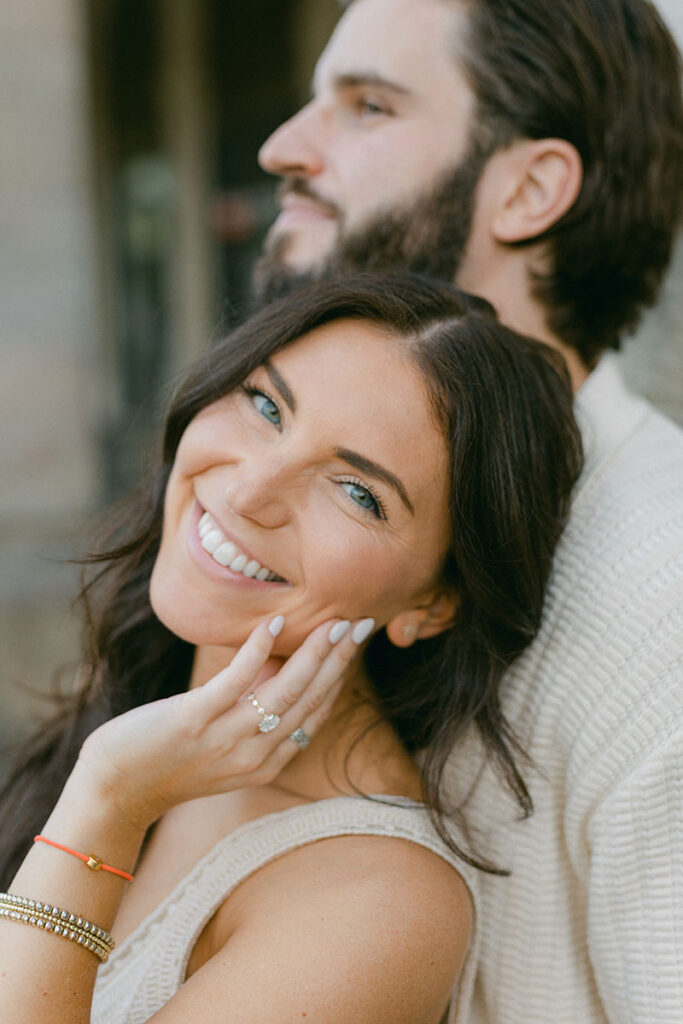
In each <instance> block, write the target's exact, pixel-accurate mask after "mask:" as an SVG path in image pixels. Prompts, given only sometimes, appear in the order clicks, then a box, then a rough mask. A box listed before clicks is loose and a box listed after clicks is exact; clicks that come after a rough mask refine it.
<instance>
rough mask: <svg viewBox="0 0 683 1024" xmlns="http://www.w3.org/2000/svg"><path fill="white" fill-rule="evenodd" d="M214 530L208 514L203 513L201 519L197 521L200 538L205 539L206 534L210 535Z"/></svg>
mask: <svg viewBox="0 0 683 1024" xmlns="http://www.w3.org/2000/svg"><path fill="white" fill-rule="evenodd" d="M213 528H214V523H213V519H212V518H211V516H210V515H209V513H208V512H205V513H204V515H203V516H202V518H201V519H200V520H199V525H198V527H197V531H198V533H199V536H200V537H206V535H207V533H210V532H211V530H213Z"/></svg>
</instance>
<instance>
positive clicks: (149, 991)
mask: <svg viewBox="0 0 683 1024" xmlns="http://www.w3.org/2000/svg"><path fill="white" fill-rule="evenodd" d="M342 835H377V836H393V837H394V838H400V839H406V840H408V841H409V842H413V843H418V844H419V845H420V846H424V847H426V848H427V849H429V850H432V851H433V852H434V853H436V854H438V856H440V857H443V859H444V860H446V861H448V863H449V864H451V865H452V866H453V867H454V868H455V870H456V871H458V873H459V874H460V875H461V876H462V877H463V879H464V881H465V883H466V885H467V886H468V888H469V890H470V893H471V895H472V900H473V903H474V906H475V908H476V874H477V872H476V871H475V870H474V869H472V868H470V867H469V866H468V865H467V864H464V863H463V862H462V861H460V860H459V859H458V858H457V857H456V856H454V854H453V853H452V852H451V851H450V850H449V849H448V847H446V846H445V845H444V843H443V842H442V841H441V839H440V838H439V837H438V835H437V834H436V833H435V831H434V828H433V826H432V824H431V822H430V821H429V817H428V815H427V813H426V812H425V810H424V808H423V807H422V805H420V804H416V803H414V802H413V801H411V800H408V799H406V798H403V797H374V798H372V799H366V798H363V797H353V796H350V797H335V798H332V799H329V800H319V801H317V802H315V803H311V804H301V805H298V806H296V807H291V808H289V809H288V810H286V811H279V812H276V813H273V814H266V815H263V817H261V818H256V819H254V820H253V821H249V822H247V823H246V824H244V825H242V826H240V827H239V828H237V829H235V831H234V832H231V833H229V835H227V836H224V837H223V838H222V839H220V840H219V841H218V843H216V845H215V846H214V847H213V849H212V850H211V851H210V852H209V853H208V854H206V856H205V857H203V858H202V859H201V860H200V861H199V862H198V863H197V864H196V865H195V867H194V868H193V869H192V871H191V872H190V874H189V875H187V877H186V878H184V879H183V880H182V881H181V882H180V883H179V884H178V885H177V886H176V888H175V889H174V890H173V892H171V893H170V894H169V896H167V897H166V899H165V900H163V901H162V902H161V903H160V904H159V906H158V907H157V908H156V910H154V912H153V913H151V914H150V915H149V916H148V917H146V918H145V919H144V921H142V922H141V923H140V925H139V926H138V927H137V928H136V929H135V931H134V932H132V933H131V934H130V935H129V936H128V938H126V939H125V941H124V942H122V943H121V945H120V946H119V947H118V948H117V949H116V950H115V951H114V953H113V954H112V956H111V957H110V959H109V962H108V963H106V964H103V965H102V966H101V967H100V969H99V971H98V975H97V982H96V985H95V993H94V998H93V1006H92V1014H91V1018H90V1020H91V1024H145V1022H146V1021H148V1020H149V1019H150V1017H152V1016H153V1015H154V1014H155V1013H157V1012H158V1011H159V1010H160V1009H161V1007H162V1006H164V1005H165V1004H166V1003H167V1002H168V1001H169V1000H170V999H171V998H172V996H173V995H174V994H175V993H176V992H177V991H178V989H179V988H180V986H181V985H182V984H183V981H184V979H185V973H186V971H187V965H188V961H189V959H190V954H191V953H192V949H193V947H194V945H195V943H196V941H197V939H198V938H199V936H200V934H201V932H202V930H203V928H204V926H205V925H206V924H207V922H208V921H209V920H210V919H211V917H212V916H213V915H214V913H215V912H216V910H217V909H218V908H219V907H220V906H221V904H222V903H223V902H224V901H225V899H226V898H227V897H228V896H229V895H230V893H231V892H232V891H233V889H235V888H236V887H237V886H238V885H239V884H240V882H243V881H244V880H245V879H246V878H247V877H248V876H249V875H251V874H252V873H253V872H254V871H257V870H258V869H259V868H261V867H263V866H264V865H265V864H268V863H269V862H270V861H272V860H275V858H277V857H281V856H282V855H283V854H285V853H288V852H289V851H290V850H295V849H297V848H298V847H301V846H305V845H306V844H308V843H313V842H315V841H316V840H318V839H329V838H332V837H333V836H342ZM475 942H476V921H475V932H474V934H473V936H472V940H471V942H470V948H469V951H468V954H467V959H466V962H465V965H464V967H463V970H462V972H461V975H460V979H459V983H458V990H457V995H456V994H454V998H453V999H452V1007H451V1015H453V1014H454V1013H455V1004H456V1001H457V1002H458V1003H460V1002H461V1000H465V1001H468V1000H469V997H470V993H471V987H472V977H471V975H472V973H473V971H472V968H473V964H474V961H475V955H474V945H475ZM449 1019H451V1018H450V1017H449ZM264 1024H265V1022H264Z"/></svg>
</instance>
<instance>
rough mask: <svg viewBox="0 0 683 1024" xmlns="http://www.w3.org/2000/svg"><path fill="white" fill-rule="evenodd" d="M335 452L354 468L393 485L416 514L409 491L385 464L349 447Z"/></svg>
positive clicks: (408, 507) (413, 513)
mask: <svg viewBox="0 0 683 1024" xmlns="http://www.w3.org/2000/svg"><path fill="white" fill-rule="evenodd" d="M334 454H335V455H336V456H337V458H339V459H342V460H343V461H344V462H348V464H349V465H350V466H353V467H354V469H357V470H358V472H359V473H367V474H368V475H369V476H374V477H375V479H376V480H382V481H383V482H384V483H385V484H388V485H389V487H393V489H394V490H395V491H396V493H397V494H398V496H399V498H400V499H401V501H402V502H403V504H404V505H405V507H406V508H407V509H408V511H409V512H410V514H411V515H412V516H414V515H415V508H414V507H413V503H412V501H411V500H410V498H409V497H408V492H407V491H406V489H405V487H404V486H403V484H402V483H401V481H400V480H399V478H398V477H397V476H395V475H394V474H393V473H392V472H391V470H389V469H385V467H384V466H380V465H379V463H378V462H372V460H371V459H366V457H365V456H364V455H359V453H358V452H352V451H349V449H348V448H336V449H335V452H334Z"/></svg>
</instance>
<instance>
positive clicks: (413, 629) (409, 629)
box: [403, 625, 417, 640]
mask: <svg viewBox="0 0 683 1024" xmlns="http://www.w3.org/2000/svg"><path fill="white" fill-rule="evenodd" d="M416 636H417V626H415V625H409V626H404V627H403V639H404V640H414V639H415V638H416Z"/></svg>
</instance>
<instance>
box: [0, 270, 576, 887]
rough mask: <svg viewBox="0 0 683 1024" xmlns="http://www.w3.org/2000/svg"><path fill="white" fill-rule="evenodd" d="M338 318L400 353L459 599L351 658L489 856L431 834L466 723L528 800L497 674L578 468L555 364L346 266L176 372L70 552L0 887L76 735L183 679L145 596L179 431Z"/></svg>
mask: <svg viewBox="0 0 683 1024" xmlns="http://www.w3.org/2000/svg"><path fill="white" fill-rule="evenodd" d="M348 317H352V318H356V319H359V320H365V321H368V322H370V323H373V324H376V325H378V326H379V327H380V328H381V329H382V330H384V331H386V332H387V336H388V337H389V338H390V339H393V340H394V341H395V343H396V344H397V345H399V346H402V347H404V348H405V351H406V353H407V355H408V357H409V358H411V359H412V360H413V361H414V363H415V365H417V367H418V368H419V370H420V372H421V375H422V377H423V380H424V382H425V387H426V390H427V393H428V395H429V398H430V401H431V404H432V408H433V413H434V416H435V419H436V421H437V422H438V423H439V425H440V427H441V430H442V433H443V437H444V441H445V445H446V449H447V452H448V456H449V464H450V466H449V468H450V497H449V523H450V529H451V545H450V549H449V551H448V554H447V556H446V557H445V560H444V564H443V566H442V573H443V579H444V582H445V583H446V584H447V585H450V586H452V587H455V588H456V590H457V592H458V594H459V598H460V607H459V611H458V614H457V618H456V621H455V622H454V623H453V625H452V627H450V628H449V629H448V630H447V631H446V632H445V633H443V634H442V635H441V636H439V637H436V638H434V639H431V640H425V641H421V642H419V643H417V644H415V645H414V647H413V648H409V649H407V650H399V649H398V648H394V647H392V645H391V644H390V643H389V641H388V640H387V638H386V634H385V633H384V631H383V630H381V631H380V632H379V633H378V634H377V635H376V636H375V637H374V638H373V640H372V642H371V643H370V646H369V650H368V652H367V667H368V672H369V675H370V678H371V680H372V683H373V685H374V690H375V695H376V700H377V705H378V709H379V711H380V714H381V716H382V717H383V718H384V719H386V720H388V721H389V722H391V723H392V724H393V726H394V728H395V729H396V731H397V733H398V735H399V737H400V738H401V740H402V742H403V744H404V746H405V747H406V749H407V750H408V751H410V752H417V751H420V750H425V749H426V750H427V751H428V752H427V754H426V757H425V759H424V763H423V765H422V772H423V782H424V796H425V800H426V802H427V805H428V807H429V808H430V811H431V813H432V816H433V820H434V823H435V825H436V827H437V829H439V831H440V832H441V834H442V835H444V837H445V838H446V841H447V842H449V843H450V844H451V846H452V848H453V849H455V850H457V851H458V852H459V853H461V854H462V855H463V856H464V857H465V858H466V859H468V860H469V861H470V862H471V863H476V864H478V865H479V866H480V867H484V868H488V869H491V868H492V865H490V864H488V863H487V862H486V861H484V860H481V859H476V858H475V857H473V856H472V853H471V852H469V853H468V851H467V850H466V849H463V848H460V847H458V846H456V845H455V844H454V842H453V840H452V839H449V838H448V836H447V834H446V832H445V826H444V819H443V813H442V803H441V779H442V775H443V770H444V766H445V762H446V759H447V758H448V755H449V753H450V751H451V750H452V748H453V745H454V743H455V742H456V740H457V739H458V737H459V736H460V735H461V734H462V733H463V732H464V731H466V730H469V728H470V727H473V728H475V729H477V730H478V732H479V734H480V736H481V738H482V740H483V743H484V746H485V749H486V751H487V752H488V755H489V758H490V759H491V761H492V763H493V764H494V765H496V766H497V767H498V769H499V771H500V773H501V776H502V779H503V780H504V782H505V783H507V785H508V786H509V787H510V789H511V790H512V792H513V793H514V795H515V797H516V798H517V800H518V802H519V805H520V807H521V809H522V811H523V812H525V813H528V812H529V811H530V808H531V801H530V798H529V793H528V791H527V788H526V786H525V784H524V781H523V779H522V776H521V774H520V772H519V769H518V767H517V764H516V760H515V753H519V748H518V747H517V744H516V741H515V738H514V736H513V734H512V732H511V731H510V729H509V727H508V725H507V723H506V721H505V719H504V717H503V714H502V711H501V706H500V702H499V686H500V682H501V679H502V677H503V673H504V671H505V669H506V668H507V666H508V665H509V664H510V663H511V662H512V661H513V659H514V658H516V657H517V655H518V654H519V653H520V652H521V651H522V650H524V648H525V647H527V646H528V644H529V643H531V641H532V639H533V637H534V636H535V635H536V632H537V629H538V626H539V623H540V619H541V612H542V608H543V597H544V591H545V585H546V581H547V579H548V574H549V572H550V569H551V565H552V559H553V553H554V550H555V546H556V544H557V541H558V539H559V536H560V533H561V530H562V526H563V524H564V521H565V519H566V516H567V513H568V509H569V500H570V494H571V490H572V487H573V484H574V482H575V480H576V478H577V476H578V473H579V471H580V467H581V461H582V459H581V438H580V434H579V432H578V428H577V426H576V423H575V421H574V417H573V413H572V395H571V389H570V386H569V380H568V375H567V373H566V370H565V367H564V363H563V360H562V358H561V356H560V355H559V354H558V353H557V352H554V351H553V350H551V349H548V348H546V346H544V345H541V344H540V343H539V342H536V341H532V340H530V339H528V338H523V337H521V336H519V335H517V334H515V333H513V332H512V331H510V330H508V329H507V328H505V327H503V326H502V325H501V324H499V323H498V321H497V320H496V318H495V315H494V313H493V310H492V309H491V307H490V306H489V305H488V303H485V302H484V301H483V300H481V299H474V298H472V297H470V296H467V295H465V294H464V293H462V292H458V291H456V289H454V288H451V287H450V286H449V285H446V284H443V283H439V282H430V281H428V280H426V279H424V278H420V277H418V276H416V275H407V274H403V275H383V276H382V277H374V276H371V275H358V276H356V277H350V278H346V279H342V280H338V281H328V282H324V283H321V284H317V285H313V286H310V287H308V288H304V289H302V290H301V291H298V292H296V293H295V294H294V295H292V296H289V297H288V298H285V299H282V300H280V301H279V302H277V303H274V304H272V305H271V306H267V307H265V308H264V309H263V310H261V311H260V312H259V313H258V314H257V315H256V316H254V317H252V318H251V319H250V320H248V321H247V322H246V323H245V324H244V325H243V326H242V327H240V328H238V329H237V330H236V331H234V332H233V333H232V334H231V335H230V336H229V337H228V338H226V339H225V340H224V341H223V342H221V343H220V344H219V345H217V346H216V347H215V348H213V349H211V350H210V351H209V352H207V353H206V355H205V356H203V357H202V358H201V359H200V360H199V361H198V363H197V364H196V366H195V367H194V369H193V370H192V371H190V372H189V373H188V375H187V377H186V378H185V380H184V382H183V384H182V385H181V387H180V389H179V391H178V393H177V394H176V397H175V399H174V401H173V403H172V405H171V408H170V410H169V413H168V417H167V420H166V429H165V435H164V443H163V448H162V452H161V457H160V459H159V466H158V470H157V472H156V473H154V474H152V475H150V476H149V478H148V479H147V480H145V482H144V485H143V487H142V490H141V492H140V493H139V494H138V495H137V496H134V498H133V499H132V500H131V501H129V502H127V503H124V505H123V506H122V507H121V508H120V509H119V511H118V515H117V516H116V517H115V518H114V519H113V520H112V522H111V531H110V535H109V538H108V544H107V547H106V549H104V550H101V551H100V553H99V554H96V555H94V556H92V557H91V558H90V559H89V560H88V561H89V566H90V570H91V573H94V576H91V577H90V579H89V581H88V582H87V584H86V585H85V586H84V589H83V593H82V598H83V601H84V603H85V610H86V619H87V623H88V627H89V628H88V630H87V632H86V637H85V641H86V643H85V651H84V661H83V665H84V667H83V672H82V680H81V685H80V687H79V689H78V690H77V692H76V693H75V694H74V695H73V696H72V697H70V698H69V699H68V700H67V701H66V702H65V704H64V706H63V708H62V710H61V712H60V713H59V714H58V715H57V716H56V717H55V718H54V719H53V720H52V721H51V722H49V723H47V724H46V725H45V726H44V727H43V728H42V729H41V730H40V732H39V733H38V735H37V736H36V737H34V739H33V740H32V741H30V742H29V743H27V744H24V745H23V746H22V749H21V751H20V753H19V759H18V761H17V763H16V765H15V768H14V771H13V772H12V774H11V777H10V778H9V780H8V781H7V784H6V785H5V786H4V787H3V789H2V790H1V791H0V815H1V816H2V821H3V827H2V830H0V887H2V886H3V885H6V884H7V883H8V882H9V879H10V878H11V877H12V875H13V873H14V871H15V870H16V868H17V867H18V865H19V863H20V862H21V860H22V858H23V857H24V856H25V854H26V852H27V850H28V848H29V846H30V843H31V839H32V837H33V836H34V835H35V834H36V832H39V831H40V829H41V827H42V825H43V823H44V821H45V819H46V818H47V817H48V815H49V813H50V811H51V809H52V807H53V805H54V803H55V802H56V800H57V797H58V796H59V793H60V790H61V788H62V786H63V785H64V782H65V780H66V777H67V775H68V774H69V772H70V771H71V769H72V768H73V765H74V763H75V761H76V759H77V757H78V752H79V750H80V747H81V745H82V744H83V742H84V740H85V739H86V737H87V736H88V735H89V733H90V732H92V730H93V729H95V728H96V727H97V726H98V725H100V724H101V723H103V722H105V721H107V720H108V719H110V718H112V717H113V716H114V715H119V714H122V713H123V712H125V711H127V710H128V709H130V708H133V707H136V706H138V705H141V704H145V703H147V702H148V701H153V700H158V699H160V698H162V697H167V696H170V695H171V694H174V693H179V692H181V691H183V690H185V689H186V688H187V686H188V684H189V678H190V671H191V667H192V659H193V654H194V648H193V647H192V645H190V644H189V643H186V642H185V641H184V640H181V639H179V638H178V637H177V636H175V635H174V634H173V633H171V632H170V631H169V630H168V629H167V628H166V626H164V625H163V623H162V622H160V621H159V619H158V618H157V617H156V615H155V614H154V611H153V609H152V607H151V604H150V600H149V580H150V575H151V572H152V567H153V565H154V561H155V558H156V555H157V551H158V549H159V543H160V539H161V529H162V518H163V499H164V492H165V487H166V481H167V479H168V475H169V473H170V470H171V466H172V464H173V461H174V458H175V453H176V449H177V447H178V444H179V442H180V438H181V437H182V434H183V432H184V430H185V428H186V427H187V425H188V424H189V423H190V422H191V420H192V419H193V418H194V417H195V416H196V415H197V414H198V413H199V412H200V411H201V410H202V409H203V408H205V407H206V406H208V405H210V404H211V403H213V402H215V401H217V400H218V399H220V398H221V397H222V396H224V395H226V394H228V393H229V392H231V391H233V390H234V389H235V388H237V387H239V386H240V384H242V382H243V381H244V380H245V379H246V378H247V377H248V376H249V375H250V374H251V373H252V372H253V370H254V369H255V368H256V367H257V366H260V365H262V364H263V363H264V362H265V361H266V360H267V359H268V358H270V357H271V356H273V355H274V354H275V353H276V352H278V351H280V350H281V349H282V348H284V347H285V346H286V345H289V344H291V343H292V342H293V341H295V340H296V339H297V338H299V337H301V336H302V335H304V334H307V333H308V332H310V331H312V330H314V329H315V328H317V327H319V326H321V325H323V324H326V323H330V322H333V321H336V320H341V319H344V318H348ZM377 386H378V387H390V386H391V382H390V381H378V382H377ZM3 879H4V880H3Z"/></svg>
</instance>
